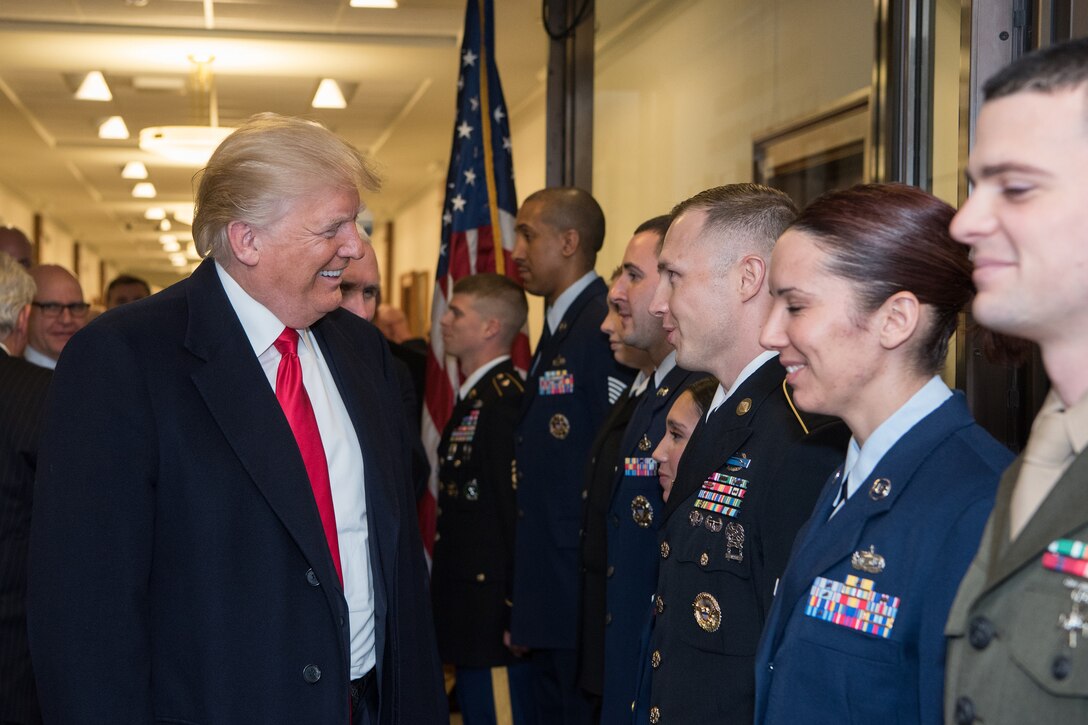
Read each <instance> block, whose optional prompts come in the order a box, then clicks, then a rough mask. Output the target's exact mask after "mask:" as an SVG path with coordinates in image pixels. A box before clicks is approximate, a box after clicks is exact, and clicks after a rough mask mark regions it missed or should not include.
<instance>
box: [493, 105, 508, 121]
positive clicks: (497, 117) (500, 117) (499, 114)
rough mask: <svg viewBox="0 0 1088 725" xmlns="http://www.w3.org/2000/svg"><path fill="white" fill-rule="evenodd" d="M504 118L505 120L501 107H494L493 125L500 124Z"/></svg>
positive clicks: (504, 113)
mask: <svg viewBox="0 0 1088 725" xmlns="http://www.w3.org/2000/svg"><path fill="white" fill-rule="evenodd" d="M504 118H506V112H505V111H503V110H502V106H495V123H502V120H503V119H504Z"/></svg>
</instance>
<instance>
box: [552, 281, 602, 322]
mask: <svg viewBox="0 0 1088 725" xmlns="http://www.w3.org/2000/svg"><path fill="white" fill-rule="evenodd" d="M599 276H600V275H598V274H597V273H596V272H594V271H593V270H592V269H591V270H589V271H588V272H586V273H585V274H584V275H582V276H581V277H579V278H578V281H577V282H575V283H574V284H572V285H571V286H570V287H567V288H566V289H565V290H563V293H562V294H560V295H559V296H558V297H556V298H555V302H554V303H553V304H552V306H551V307H549V308H548V309H547V311H546V312H545V313H544V319H545V320H546V321H547V323H548V329H549V330H551V332H552V334H553V335H554V334H555V331H556V329H557V328H558V327H559V323H560V322H562V321H563V315H565V314H567V310H569V309H570V306H571V303H573V302H574V300H576V299H577V298H578V295H580V294H582V291H583V290H584V289H585V288H586V287H588V286H589V285H591V284H593V281H594V280H595V279H597V278H598V277H599Z"/></svg>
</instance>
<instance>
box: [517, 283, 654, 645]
mask: <svg viewBox="0 0 1088 725" xmlns="http://www.w3.org/2000/svg"><path fill="white" fill-rule="evenodd" d="M607 293H608V289H607V287H606V286H605V284H604V281H602V280H601V279H600V278H597V279H596V280H594V281H593V282H592V283H591V284H590V285H589V286H588V287H586V288H585V289H584V290H582V293H581V294H580V295H578V297H576V298H575V300H574V302H573V303H571V305H570V307H569V308H568V309H567V311H566V314H564V315H563V320H562V321H561V322H560V324H559V326H558V329H557V330H556V331H555V334H553V335H552V336H551V337H550V338H549V339H547V341H546V342H544V343H543V344H541V345H538V349H537V351H536V357H535V358H534V361H533V365H532V369H531V370H530V373H529V379H528V380H527V381H526V383H525V398H524V401H523V403H522V409H523V413H522V417H521V421H520V422H519V424H518V428H517V438H516V442H515V454H516V456H517V462H518V476H519V480H518V494H517V502H518V527H517V533H516V548H515V553H514V560H515V568H514V610H513V612H512V614H511V621H510V634H511V637H512V639H513V641H514V643H515V644H520V645H523V646H525V647H531V648H543V649H574V647H575V643H576V642H575V640H576V639H577V628H578V624H577V619H578V579H579V577H578V572H579V566H578V554H579V536H578V529H579V527H580V526H581V523H582V490H583V489H584V488H585V480H584V476H585V464H586V461H587V460H588V459H589V446H590V444H591V443H592V442H593V436H594V435H595V434H596V432H597V430H598V429H599V428H600V427H601V423H603V422H604V419H605V416H606V415H607V414H608V410H609V408H610V407H611V406H612V403H613V402H615V400H616V398H617V397H618V394H619V393H620V392H621V391H622V390H623V388H625V387H626V386H627V385H628V384H629V383H630V382H631V380H632V379H633V378H634V371H632V370H630V369H628V368H625V367H622V366H621V365H619V363H617V362H616V361H615V360H614V359H613V358H612V351H611V350H610V349H609V347H608V341H607V339H606V338H605V336H604V333H602V332H601V330H600V325H601V321H602V320H603V319H604V316H605V312H606V311H607V303H606V301H605V295H606V294H607ZM549 373H550V374H551V376H550V377H549ZM564 376H569V377H564ZM549 379H550V380H553V381H554V384H553V385H549V383H548V381H549ZM542 388H543V389H545V391H546V392H550V394H541V390H542Z"/></svg>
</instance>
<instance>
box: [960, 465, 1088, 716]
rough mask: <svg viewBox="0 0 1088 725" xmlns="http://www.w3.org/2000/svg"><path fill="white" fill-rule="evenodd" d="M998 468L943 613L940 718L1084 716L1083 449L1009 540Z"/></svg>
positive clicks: (1086, 510)
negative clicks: (980, 528)
mask: <svg viewBox="0 0 1088 725" xmlns="http://www.w3.org/2000/svg"><path fill="white" fill-rule="evenodd" d="M1020 465H1021V461H1020V460H1017V462H1016V463H1014V464H1013V466H1012V467H1011V468H1010V469H1009V470H1008V471H1006V472H1005V475H1004V476H1003V477H1002V479H1001V485H1000V487H999V489H998V493H997V503H996V505H995V507H994V511H993V514H992V515H991V517H990V520H989V522H988V523H987V525H986V530H985V531H984V532H983V534H982V542H981V545H980V546H979V549H978V553H977V554H976V555H975V559H974V561H972V562H971V566H970V568H969V569H968V570H967V575H966V576H965V577H964V579H963V582H962V583H961V584H960V589H959V593H958V594H957V595H956V600H955V603H954V604H953V605H952V611H951V613H950V614H949V617H948V624H947V627H946V629H945V634H946V635H948V637H949V643H948V660H947V665H946V672H947V676H946V680H945V696H944V699H945V719H946V722H948V723H958V724H962V725H966V724H967V723H974V722H978V723H1010V724H1011V723H1084V722H1088V624H1086V621H1088V571H1086V562H1085V558H1086V555H1085V552H1084V548H1085V544H1086V543H1088V503H1086V502H1088V498H1086V495H1085V488H1084V486H1085V482H1086V481H1088V453H1086V452H1082V453H1081V454H1080V455H1078V456H1077V457H1076V459H1075V460H1074V461H1073V463H1072V464H1071V465H1070V466H1069V468H1068V469H1067V470H1066V471H1065V473H1064V474H1063V475H1062V477H1061V479H1060V480H1059V481H1058V483H1057V484H1056V485H1055V486H1054V489H1053V490H1052V491H1051V492H1050V495H1049V496H1047V498H1046V499H1045V500H1044V501H1043V503H1042V505H1040V507H1039V509H1038V510H1037V511H1036V512H1035V515H1034V516H1033V517H1032V518H1031V520H1030V521H1029V522H1028V523H1027V525H1026V526H1025V527H1024V529H1023V531H1021V532H1020V535H1019V536H1018V537H1017V538H1016V540H1015V541H1013V542H1010V541H1009V509H1010V505H1011V501H1012V491H1013V487H1014V485H1015V483H1016V479H1017V477H1018V476H1019V474H1020Z"/></svg>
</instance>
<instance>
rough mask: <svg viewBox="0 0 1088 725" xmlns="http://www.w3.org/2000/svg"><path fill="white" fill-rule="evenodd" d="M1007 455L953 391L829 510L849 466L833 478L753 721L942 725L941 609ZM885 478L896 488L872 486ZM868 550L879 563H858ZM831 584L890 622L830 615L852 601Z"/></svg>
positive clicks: (775, 631)
mask: <svg viewBox="0 0 1088 725" xmlns="http://www.w3.org/2000/svg"><path fill="white" fill-rule="evenodd" d="M1011 459H1012V454H1011V453H1009V452H1008V451H1007V450H1005V448H1003V447H1002V446H1001V444H999V443H998V442H997V441H995V440H994V439H993V438H992V437H991V436H990V435H989V434H988V433H987V432H986V431H985V430H983V429H982V428H981V427H980V426H979V425H977V424H976V423H975V421H974V420H973V419H972V418H971V414H970V413H969V412H968V411H967V405H966V404H965V402H964V399H963V396H962V395H960V394H956V395H955V396H953V397H952V398H950V399H949V400H947V401H945V402H944V403H943V404H942V405H941V406H940V407H938V408H937V409H936V410H935V411H933V412H932V413H930V414H929V415H928V416H926V417H925V418H924V419H922V420H921V421H919V422H918V423H917V425H915V426H914V427H913V428H911V429H910V430H909V431H908V432H907V433H906V434H905V435H904V436H903V437H902V438H900V439H899V441H898V442H897V443H896V444H895V445H894V446H892V448H891V449H890V450H889V451H888V452H887V454H885V455H884V457H883V458H881V460H880V461H879V462H878V463H877V465H876V467H875V468H874V469H873V471H872V473H871V474H870V475H869V477H868V478H867V479H866V482H865V483H864V484H863V486H862V488H860V489H858V491H857V492H856V493H855V494H854V495H853V496H851V497H850V499H849V500H847V502H846V504H845V505H844V506H843V507H842V509H841V510H839V512H838V513H837V514H835V516H834V517H833V518H830V519H829V517H830V516H831V511H832V508H833V504H834V501H835V498H836V496H837V495H838V492H839V489H840V487H841V481H840V474H838V473H836V474H835V475H833V476H832V477H831V478H830V479H829V480H828V482H827V485H826V486H825V487H824V490H823V493H822V494H821V496H820V500H819V501H818V502H817V504H816V508H815V511H814V512H813V515H812V517H811V518H810V519H809V521H808V523H807V524H805V526H804V528H803V529H802V530H801V531H800V533H799V534H798V535H797V540H796V542H795V545H794V550H793V556H792V558H791V560H790V563H789V566H788V567H787V568H786V572H785V574H784V575H783V577H782V581H781V582H780V583H779V585H778V596H777V597H776V599H775V602H774V606H773V607H772V609H771V614H770V618H769V619H768V622H767V628H766V630H765V631H764V634H763V640H762V641H761V643H760V648H759V655H758V657H757V661H756V683H757V689H756V708H757V709H756V722H767V723H795V722H802V721H804V722H809V723H829V724H830V723H841V722H844V721H845V722H881V723H887V722H909V723H933V724H934V725H938V724H939V723H941V722H942V720H943V716H942V701H941V699H942V698H941V694H942V690H943V684H944V650H945V639H944V623H945V618H946V617H947V615H948V609H949V607H950V606H951V604H952V598H953V596H954V595H955V592H956V587H957V586H958V584H959V581H960V578H961V577H962V576H963V573H964V571H965V570H966V569H967V564H968V562H970V560H971V557H972V556H973V555H974V553H975V549H976V547H977V546H978V539H979V536H980V535H981V534H982V527H983V525H984V524H985V522H986V517H987V516H988V515H989V512H990V509H991V507H992V506H993V500H994V492H995V491H996V489H997V479H998V477H999V476H1000V475H1001V471H1002V470H1003V469H1004V468H1005V467H1006V466H1007V465H1008V463H1009V461H1010V460H1011ZM878 480H882V481H885V482H887V484H888V485H890V490H888V491H887V492H886V493H885V492H883V490H881V491H876V492H874V490H871V484H872V482H874V481H878ZM882 494H883V495H882ZM870 550H872V551H875V553H876V554H878V555H879V556H880V557H882V559H881V560H880V561H879V563H874V560H873V558H872V557H870V558H869V560H866V559H864V558H859V557H860V555H859V554H858V552H862V553H863V554H864V553H865V552H869V551H870ZM850 577H855V579H850ZM834 582H837V583H838V584H841V585H847V586H857V587H858V588H859V589H861V590H862V592H861V593H862V596H866V597H868V596H871V597H873V599H874V601H880V600H882V599H883V597H884V596H886V597H887V601H886V604H887V605H888V607H889V608H886V609H883V610H882V611H883V612H884V615H881V616H885V615H886V616H887V618H886V619H881V618H880V617H873V618H872V620H871V621H873V622H874V623H875V624H876V627H875V628H874V629H872V631H868V632H866V631H861V630H858V629H855V628H853V627H852V626H850V625H849V623H848V622H847V623H842V621H841V620H840V622H838V623H836V622H832V621H826V620H825V619H823V618H821V617H823V616H834V613H837V608H838V607H839V605H840V604H842V603H843V602H840V601H839V600H838V599H836V598H835V595H834V594H833V592H834V591H836V589H835V587H836V586H838V585H836V584H833V583H834ZM814 591H816V592H817V594H816V595H815V598H816V600H817V601H814V595H813V592H814ZM868 592H873V593H872V594H869V593H868ZM821 597H826V599H823V598H821ZM876 606H877V605H875V604H874V605H873V608H874V609H873V611H875V608H876ZM858 608H859V609H862V610H864V609H865V605H864V604H861V605H859V607H858ZM829 609H830V610H832V612H830V613H829V612H827V610H829ZM848 611H854V609H852V608H851V609H849V610H848ZM884 625H887V628H886V629H885V628H884ZM772 663H773V667H772ZM859 674H862V675H863V676H859Z"/></svg>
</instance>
